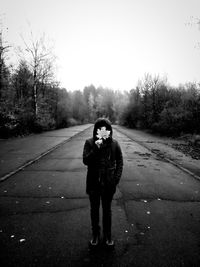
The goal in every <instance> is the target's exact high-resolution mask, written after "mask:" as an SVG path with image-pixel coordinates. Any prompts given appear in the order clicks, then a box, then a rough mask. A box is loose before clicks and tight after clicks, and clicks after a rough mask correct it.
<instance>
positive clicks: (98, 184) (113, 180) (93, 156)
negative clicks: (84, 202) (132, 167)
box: [83, 131, 123, 194]
mask: <svg viewBox="0 0 200 267" xmlns="http://www.w3.org/2000/svg"><path fill="white" fill-rule="evenodd" d="M94 132H95V131H94ZM83 163H84V164H85V165H87V167H88V171H87V179H86V193H87V194H90V193H92V192H96V191H99V190H102V189H103V190H105V191H107V192H110V193H114V192H115V191H116V185H117V184H118V183H119V180H120V178H121V175H122V169H123V156H122V152H121V148H120V146H119V144H118V142H117V141H116V140H115V139H113V138H112V137H111V138H110V140H109V142H108V143H107V144H106V145H104V146H103V147H102V148H100V149H99V148H98V147H97V146H96V144H95V136H93V138H90V139H87V140H86V142H85V145H84V149H83Z"/></svg>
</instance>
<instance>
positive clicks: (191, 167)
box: [114, 126, 200, 180]
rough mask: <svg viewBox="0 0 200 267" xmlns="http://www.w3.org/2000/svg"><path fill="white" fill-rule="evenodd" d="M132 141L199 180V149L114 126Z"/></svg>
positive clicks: (171, 139) (176, 140)
mask: <svg viewBox="0 0 200 267" xmlns="http://www.w3.org/2000/svg"><path fill="white" fill-rule="evenodd" d="M114 128H116V129H117V130H118V131H120V132H122V133H124V134H126V135H127V136H128V137H129V138H131V139H132V140H133V141H135V142H138V143H140V144H141V145H143V146H145V147H146V148H148V149H149V150H150V151H151V152H154V153H156V154H157V155H159V156H160V157H162V158H166V159H169V160H170V161H171V162H173V163H174V164H176V165H177V166H178V167H180V168H183V169H185V170H186V171H188V173H190V174H191V175H192V176H193V177H195V178H197V179H198V178H199V180H200V149H199V148H198V147H197V145H194V144H192V143H189V142H188V140H183V139H180V138H177V139H174V138H168V137H162V136H156V135H153V134H150V133H148V132H145V131H141V130H136V129H128V128H126V127H122V126H114Z"/></svg>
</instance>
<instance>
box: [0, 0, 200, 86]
mask: <svg viewBox="0 0 200 267" xmlns="http://www.w3.org/2000/svg"><path fill="white" fill-rule="evenodd" d="M0 14H1V18H2V19H1V20H2V22H3V27H4V28H5V27H8V31H7V32H5V38H6V39H7V40H8V41H9V42H10V43H11V44H13V45H20V44H21V39H20V37H19V35H20V34H23V36H25V38H26V36H28V33H29V31H30V27H29V26H28V25H29V24H30V25H31V29H32V31H33V32H34V34H35V35H40V34H42V33H43V32H45V33H46V35H47V36H48V38H49V39H50V40H53V42H54V47H55V54H56V56H57V65H58V69H57V78H58V80H59V81H60V83H61V86H63V87H65V88H66V89H68V90H74V89H83V88H84V86H87V85H90V84H94V85H95V86H99V85H102V86H103V87H109V88H112V89H121V90H130V89H131V88H134V87H135V86H136V84H137V81H138V79H140V78H142V77H143V76H144V73H151V74H153V75H154V74H160V75H161V76H163V75H166V76H167V77H168V81H169V83H170V84H171V85H175V86H176V85H178V84H179V83H185V82H188V81H191V82H194V81H197V82H199V81H200V48H199V49H197V48H195V46H197V44H198V42H200V25H198V19H200V1H199V0H0ZM2 14H3V15H2ZM188 23H191V25H189V24H188Z"/></svg>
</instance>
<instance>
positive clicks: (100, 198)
mask: <svg viewBox="0 0 200 267" xmlns="http://www.w3.org/2000/svg"><path fill="white" fill-rule="evenodd" d="M113 195H114V194H113V193H110V192H93V193H91V194H89V198H90V216H91V224H92V233H93V235H94V236H96V235H99V234H100V226H99V208H100V202H101V204H102V211H103V220H102V223H103V236H104V239H111V225H112V212H111V203H112V199H113Z"/></svg>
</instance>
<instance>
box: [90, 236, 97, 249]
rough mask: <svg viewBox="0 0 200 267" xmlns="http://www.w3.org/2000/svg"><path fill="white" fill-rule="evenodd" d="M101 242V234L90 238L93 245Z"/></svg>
mask: <svg viewBox="0 0 200 267" xmlns="http://www.w3.org/2000/svg"><path fill="white" fill-rule="evenodd" d="M98 244H99V236H93V238H92V239H91V240H90V245H91V246H92V247H95V246H98Z"/></svg>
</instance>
